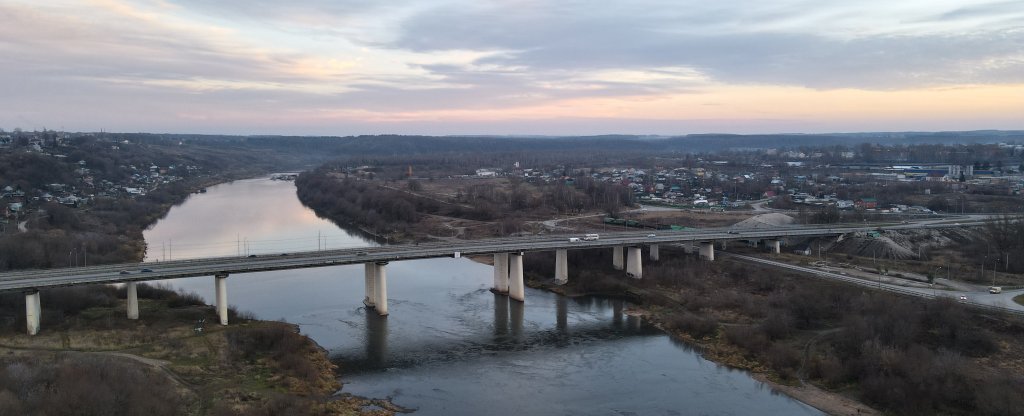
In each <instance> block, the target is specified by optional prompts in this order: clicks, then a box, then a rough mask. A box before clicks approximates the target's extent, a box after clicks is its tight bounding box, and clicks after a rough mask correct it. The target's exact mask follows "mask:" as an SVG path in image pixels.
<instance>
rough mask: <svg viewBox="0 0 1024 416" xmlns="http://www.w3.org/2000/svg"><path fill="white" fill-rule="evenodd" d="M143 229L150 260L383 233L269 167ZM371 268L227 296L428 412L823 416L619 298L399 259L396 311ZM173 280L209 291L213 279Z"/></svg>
mask: <svg viewBox="0 0 1024 416" xmlns="http://www.w3.org/2000/svg"><path fill="white" fill-rule="evenodd" d="M145 237H146V240H147V243H148V244H149V247H150V250H149V253H148V256H147V260H148V261H158V260H160V259H162V258H168V255H169V254H170V255H171V256H173V258H186V257H197V256H210V255H240V254H241V255H244V254H246V253H253V254H263V253H275V252H281V251H297V250H315V249H317V248H318V247H320V248H323V247H324V246H326V247H327V248H341V247H359V246H368V245H373V244H374V243H372V242H370V241H367V240H364V239H363V238H361V237H360V236H359V235H358V234H355V233H350V232H346V231H344V230H342V229H340V228H338V227H336V226H334V225H333V224H331V223H330V222H329V221H326V220H323V219H320V218H317V217H316V215H314V214H313V213H312V211H311V210H309V209H307V208H305V207H303V206H302V204H301V203H299V202H298V199H297V198H296V197H295V190H294V186H293V184H292V183H291V182H281V181H270V180H266V179H254V180H245V181H237V182H233V183H230V184H223V185H218V186H215V187H211V188H209V189H208V192H207V193H205V194H200V195H195V196H193V197H192V198H190V199H189V200H188V201H186V202H185V203H184V204H182V205H180V206H177V207H174V208H173V209H172V210H171V212H170V213H169V214H168V215H167V217H166V218H165V219H163V220H161V221H160V222H158V223H157V224H156V225H155V226H154V227H153V228H152V229H150V230H147V231H146V232H145ZM168 245H170V246H172V247H173V253H168V250H167V248H168ZM527 255H529V254H527ZM362 272H363V268H362V267H361V266H338V267H328V268H317V269H298V270H288V271H277V272H265V273H252V274H241V275H234V276H231V277H230V278H228V299H229V301H230V303H231V304H232V305H236V306H237V307H238V308H239V309H241V310H246V311H252V312H254V313H255V314H256V315H257V316H258V317H260V318H261V319H284V320H286V321H288V322H293V323H297V324H299V325H300V327H301V329H302V331H303V333H305V334H307V335H309V336H310V337H312V338H313V339H314V340H316V341H317V342H318V343H319V344H320V345H321V346H323V347H325V348H327V349H328V350H329V351H330V354H331V357H332V359H334V360H336V361H337V362H338V363H339V365H340V367H341V372H342V374H343V376H342V381H343V382H344V383H345V387H344V389H343V391H344V392H350V393H353V394H357V395H362V396H368V397H378V398H383V397H391V398H392V399H393V400H394V402H395V403H396V404H399V405H402V406H408V407H415V408H418V409H419V410H418V411H417V413H416V414H426V415H435V414H436V415H503V414H530V415H534V414H538V415H543V414H557V415H601V414H608V415H629V414H635V415H672V414H680V415H690V414H705V415H748V414H757V415H801V414H820V412H818V411H816V410H814V409H812V408H810V407H808V406H806V405H804V404H802V403H799V402H797V401H794V400H792V399H790V398H788V397H785V396H781V395H777V394H774V393H773V392H772V391H771V390H770V389H768V388H766V387H765V386H764V384H762V383H760V382H757V381H755V380H753V379H751V378H750V377H749V376H748V375H747V374H746V373H745V372H742V371H735V370H730V369H727V368H724V367H721V366H718V365H715V364H714V363H711V362H709V361H707V360H704V359H703V358H700V356H699V355H698V354H697V353H695V352H694V351H692V350H691V349H690V348H689V347H687V346H686V345H685V344H681V343H679V342H676V341H673V340H672V339H671V338H670V337H668V336H666V335H665V334H664V333H662V332H660V331H658V330H657V329H655V328H652V327H650V326H649V325H646V324H645V323H644V322H642V321H641V319H639V318H637V317H634V316H629V315H628V314H627V313H626V311H628V309H629V305H628V304H624V303H623V302H622V301H617V300H606V299H598V298H593V297H584V298H576V299H569V298H565V297H562V296H558V295H555V294H553V293H550V292H544V291H538V290H532V289H527V293H526V303H525V304H524V303H520V302H516V301H510V300H509V299H508V298H507V297H505V296H498V295H494V294H492V293H490V292H489V291H488V290H487V289H488V287H489V286H490V283H491V279H492V272H491V267H490V266H487V265H483V264H479V263H474V262H472V261H469V260H468V259H450V258H443V259H429V260H415V261H405V262H395V263H391V264H390V265H388V294H389V296H390V299H389V309H390V310H389V312H390V315H389V316H388V317H379V316H377V315H376V314H375V313H373V311H369V313H368V311H367V310H366V309H365V308H364V307H363V305H362V299H363V276H362ZM570 278H571V269H570ZM171 282H172V284H173V286H175V287H178V288H182V289H185V290H192V291H195V292H197V293H199V294H200V295H202V296H203V297H204V298H206V299H207V300H211V299H213V290H214V287H213V278H212V277H209V278H202V277H200V278H190V279H178V280H174V281H171Z"/></svg>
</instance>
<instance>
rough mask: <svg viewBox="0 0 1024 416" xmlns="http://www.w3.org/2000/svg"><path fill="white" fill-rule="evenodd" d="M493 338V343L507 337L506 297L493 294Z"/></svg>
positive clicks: (507, 300)
mask: <svg viewBox="0 0 1024 416" xmlns="http://www.w3.org/2000/svg"><path fill="white" fill-rule="evenodd" d="M493 295H494V336H495V341H498V340H499V339H501V338H504V337H506V336H507V335H508V302H509V299H508V296H505V295H499V294H497V293H494V294H493Z"/></svg>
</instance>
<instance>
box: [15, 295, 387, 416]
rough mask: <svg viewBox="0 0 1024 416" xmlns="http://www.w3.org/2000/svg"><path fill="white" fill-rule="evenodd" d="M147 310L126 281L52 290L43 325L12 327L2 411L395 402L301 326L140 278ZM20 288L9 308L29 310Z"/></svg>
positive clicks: (301, 411)
mask: <svg viewBox="0 0 1024 416" xmlns="http://www.w3.org/2000/svg"><path fill="white" fill-rule="evenodd" d="M138 293H139V297H140V305H139V307H140V312H141V314H140V320H139V321H129V320H126V319H124V316H123V315H124V307H125V306H124V303H125V299H124V298H125V292H124V289H123V288H122V289H117V288H114V287H112V286H86V287H75V288H64V289H53V290H48V291H46V292H44V293H43V296H45V297H46V299H47V302H43V307H44V309H43V320H44V321H45V322H47V326H48V329H47V331H45V332H42V333H40V334H39V335H37V336H34V337H30V336H27V335H23V334H22V333H21V330H20V329H21V328H22V327H23V325H24V318H20V319H21V321H20V322H19V321H18V319H17V318H13V319H12V318H7V319H5V321H4V322H3V325H2V326H0V414H4V415H15V414H46V415H79V414H104V415H126V416H127V415H140V414H146V415H154V416H159V415H179V414H185V415H214V416H228V415H257V416H258V415H268V416H269V415H284V414H295V415H345V414H356V413H359V412H360V410H361V409H362V408H363V407H364V406H367V405H370V404H376V405H377V406H378V407H380V409H379V410H378V411H376V413H377V414H390V413H391V411H389V410H385V409H386V408H388V406H389V405H388V404H387V403H374V402H370V401H366V400H363V399H360V398H356V397H351V396H342V397H331V395H332V394H333V393H334V392H336V391H337V390H338V389H340V385H339V382H338V375H337V374H336V371H335V370H336V367H335V365H333V364H332V363H331V362H330V360H329V359H328V357H327V354H326V352H325V351H323V350H322V349H321V348H319V347H318V346H317V345H316V344H315V343H314V342H313V341H312V340H310V339H309V338H307V337H306V336H304V335H301V334H299V333H298V331H297V328H296V327H295V326H294V325H290V324H286V323H282V322H264V321H256V320H253V319H251V317H249V316H247V315H246V314H239V313H237V312H236V311H235V310H233V309H232V310H230V316H231V318H230V319H231V320H232V325H231V326H227V327H221V326H220V325H216V324H209V325H206V324H200V325H199V326H200V327H202V328H203V330H202V331H198V332H197V331H195V328H196V326H197V323H198V322H200V321H201V320H205V322H211V323H212V322H215V321H216V319H217V317H216V314H215V313H214V312H213V310H212V308H210V307H208V306H206V305H204V304H203V301H202V299H201V298H200V297H198V296H197V295H195V294H189V293H177V292H174V291H171V290H167V289H165V288H162V287H159V286H150V285H146V284H140V285H139V286H138ZM18 297H20V295H19V294H3V295H0V316H4V317H10V316H19V315H18V314H17V311H16V310H15V309H18V308H17V306H20V305H19V302H18V299H17V298H18Z"/></svg>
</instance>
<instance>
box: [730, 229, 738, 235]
mask: <svg viewBox="0 0 1024 416" xmlns="http://www.w3.org/2000/svg"><path fill="white" fill-rule="evenodd" d="M739 233H740V232H739V231H736V230H729V234H739Z"/></svg>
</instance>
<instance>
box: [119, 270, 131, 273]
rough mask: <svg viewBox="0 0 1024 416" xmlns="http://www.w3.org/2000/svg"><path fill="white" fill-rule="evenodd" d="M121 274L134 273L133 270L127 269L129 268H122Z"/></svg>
mask: <svg viewBox="0 0 1024 416" xmlns="http://www.w3.org/2000/svg"><path fill="white" fill-rule="evenodd" d="M121 274H132V272H130V271H127V270H121Z"/></svg>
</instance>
